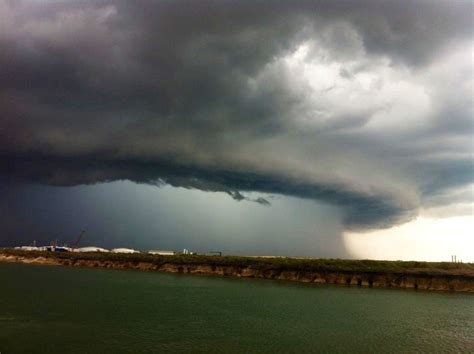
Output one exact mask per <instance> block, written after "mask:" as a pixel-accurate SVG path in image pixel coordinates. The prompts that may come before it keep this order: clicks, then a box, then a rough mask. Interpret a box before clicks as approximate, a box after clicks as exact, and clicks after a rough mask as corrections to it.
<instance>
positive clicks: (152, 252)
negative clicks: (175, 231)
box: [148, 250, 175, 256]
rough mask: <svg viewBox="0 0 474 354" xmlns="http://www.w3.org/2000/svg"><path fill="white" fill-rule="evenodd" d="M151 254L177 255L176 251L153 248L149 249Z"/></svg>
mask: <svg viewBox="0 0 474 354" xmlns="http://www.w3.org/2000/svg"><path fill="white" fill-rule="evenodd" d="M148 253H149V254H154V255H159V256H173V255H175V252H174V251H162V250H151V251H148Z"/></svg>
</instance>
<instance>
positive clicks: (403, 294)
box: [0, 263, 474, 354]
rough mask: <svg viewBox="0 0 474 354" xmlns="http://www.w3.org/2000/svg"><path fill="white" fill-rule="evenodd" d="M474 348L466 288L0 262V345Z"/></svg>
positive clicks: (183, 349) (155, 349)
mask: <svg viewBox="0 0 474 354" xmlns="http://www.w3.org/2000/svg"><path fill="white" fill-rule="evenodd" d="M420 352H425V353H443V352H446V353H453V352H456V353H459V352H461V353H474V296H473V295H470V294H460V293H443V292H423V291H414V290H394V289H365V288H354V287H344V286H322V285H314V284H299V283H289V282H279V281H271V280H259V279H237V278H220V277H208V276H192V275H174V274H164V273H151V272H140V271H122V270H108V269H88V268H67V267H57V266H39V265H24V264H11V263H3V264H2V263H0V353H1V354H9V353H420Z"/></svg>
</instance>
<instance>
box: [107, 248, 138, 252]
mask: <svg viewBox="0 0 474 354" xmlns="http://www.w3.org/2000/svg"><path fill="white" fill-rule="evenodd" d="M110 252H112V253H140V251H137V250H134V249H131V248H114V249H112V250H111V251H110Z"/></svg>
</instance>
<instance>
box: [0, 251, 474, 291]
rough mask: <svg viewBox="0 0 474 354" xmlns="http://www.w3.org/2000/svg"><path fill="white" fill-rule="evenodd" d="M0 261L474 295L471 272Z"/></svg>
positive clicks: (14, 257) (26, 258) (20, 257)
mask: <svg viewBox="0 0 474 354" xmlns="http://www.w3.org/2000/svg"><path fill="white" fill-rule="evenodd" d="M0 261H3V262H20V263H28V264H45V265H61V266H78V267H100V268H114V269H136V270H142V271H160V272H168V273H185V274H200V275H216V276H232V277H242V278H262V279H276V280H286V281H298V282H305V283H318V284H340V285H346V286H364V287H375V288H402V289H415V290H438V291H456V292H472V293H474V275H473V274H470V273H468V272H462V271H461V272H457V273H456V274H449V273H445V274H443V273H441V274H429V273H428V272H415V271H406V272H380V271H354V270H350V271H349V270H345V271H341V270H334V271H332V270H330V269H325V270H284V269H271V267H270V268H267V269H260V268H258V267H256V266H252V265H242V266H240V265H215V264H196V263H195V262H194V264H186V263H183V262H180V263H179V264H177V263H172V262H163V261H162V262H159V263H155V262H152V261H136V260H133V261H128V260H113V259H81V258H80V257H64V256H62V257H56V256H51V255H50V254H45V256H38V255H36V254H35V255H33V254H32V255H31V256H30V255H28V254H26V255H25V254H9V253H6V254H5V253H0Z"/></svg>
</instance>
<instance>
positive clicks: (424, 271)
mask: <svg viewBox="0 0 474 354" xmlns="http://www.w3.org/2000/svg"><path fill="white" fill-rule="evenodd" d="M0 254H3V255H11V256H22V257H27V258H36V257H46V258H57V259H70V260H91V261H113V262H137V263H138V262H146V263H153V264H157V265H161V264H165V263H172V264H183V265H184V264H187V265H197V264H199V265H210V266H235V267H251V268H254V269H260V270H271V269H274V270H288V271H322V272H351V273H355V272H364V273H410V274H418V275H435V274H438V275H440V274H444V275H463V276H469V277H474V264H473V263H450V262H417V261H376V260H344V259H322V258H320V259H302V258H290V257H274V258H266V257H265V258H264V257H262V258H259V257H242V256H206V255H173V256H159V255H151V254H146V253H134V254H120V253H100V252H91V253H79V252H47V251H23V250H15V249H11V248H0Z"/></svg>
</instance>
